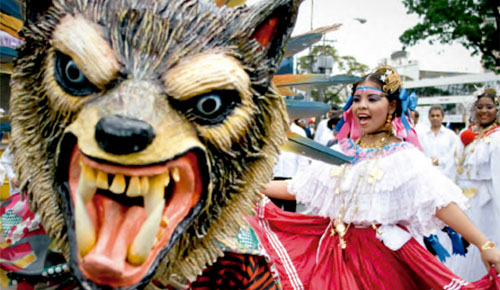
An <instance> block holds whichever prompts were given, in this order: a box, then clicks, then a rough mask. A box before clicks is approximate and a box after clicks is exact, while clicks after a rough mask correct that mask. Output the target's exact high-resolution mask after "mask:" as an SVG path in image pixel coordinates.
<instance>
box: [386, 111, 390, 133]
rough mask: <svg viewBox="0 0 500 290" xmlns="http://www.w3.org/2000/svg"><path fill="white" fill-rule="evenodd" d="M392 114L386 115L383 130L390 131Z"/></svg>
mask: <svg viewBox="0 0 500 290" xmlns="http://www.w3.org/2000/svg"><path fill="white" fill-rule="evenodd" d="M391 122H392V114H388V115H387V121H385V130H386V131H387V132H389V133H390V132H392V123H391Z"/></svg>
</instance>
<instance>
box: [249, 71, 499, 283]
mask: <svg viewBox="0 0 500 290" xmlns="http://www.w3.org/2000/svg"><path fill="white" fill-rule="evenodd" d="M414 105H415V104H413V102H412V98H411V97H410V96H408V94H407V93H406V90H403V89H402V88H401V80H400V77H399V75H398V74H397V72H396V71H395V70H393V69H392V68H387V67H385V68H380V69H378V70H376V71H375V72H374V73H371V74H369V75H367V76H365V77H364V79H363V80H362V81H361V82H359V83H357V84H355V85H354V87H353V94H352V97H351V98H350V99H349V100H348V103H347V105H346V107H345V108H344V109H346V112H345V114H344V123H343V126H342V129H341V130H340V132H339V134H338V135H337V138H338V139H339V144H338V146H339V147H340V149H341V150H342V151H343V152H344V153H345V154H347V155H350V156H353V157H354V160H353V162H352V164H347V165H344V166H332V165H328V164H324V163H321V162H315V163H313V164H312V165H311V166H310V167H308V168H307V169H305V170H303V171H301V172H299V173H298V174H297V175H296V176H295V177H294V178H293V179H292V180H291V181H288V182H287V181H280V182H272V183H270V184H268V186H267V187H266V188H265V190H264V193H265V194H266V195H268V196H271V197H276V198H280V199H296V200H298V201H301V202H303V203H305V204H307V205H308V206H309V207H310V208H311V209H313V211H314V212H315V213H316V214H317V216H306V215H300V214H296V213H286V212H282V211H280V210H279V209H277V208H276V207H275V206H274V205H273V204H272V203H270V202H268V199H267V198H266V197H264V198H263V200H262V202H261V203H260V204H259V206H258V208H257V216H256V217H255V218H253V219H250V222H251V224H252V226H253V227H254V229H255V230H256V232H257V234H258V236H259V238H260V240H261V242H262V243H263V245H264V247H265V249H266V251H267V253H268V254H269V256H270V258H271V260H272V261H273V262H274V264H275V266H276V267H277V269H278V271H279V273H280V278H281V279H282V283H283V288H285V289H430V288H433V289H443V288H444V289H461V288H462V289H496V288H495V287H497V286H498V285H500V278H498V277H497V275H496V273H495V268H496V272H497V273H498V272H500V251H499V250H498V249H497V248H496V247H495V245H494V244H493V243H492V242H491V241H490V240H489V239H488V237H487V236H485V235H483V234H482V233H481V232H480V231H479V230H478V229H477V228H476V227H475V226H474V225H473V224H472V223H471V222H470V220H469V219H468V218H467V216H466V215H465V214H464V213H463V212H462V210H461V208H462V209H465V205H466V199H465V197H464V196H463V195H462V192H461V190H460V188H459V187H457V186H456V185H455V184H454V183H453V182H452V181H451V180H449V179H448V178H446V177H445V176H444V175H443V174H442V173H441V172H439V170H437V169H436V168H435V167H433V166H432V164H431V162H430V161H429V160H428V158H426V157H425V156H424V154H423V153H422V152H421V151H420V149H419V148H418V147H419V146H420V145H419V144H418V139H417V138H416V136H415V134H414V131H413V130H412V129H411V127H410V123H409V122H408V116H409V108H411V107H413V108H414ZM347 137H350V138H347ZM405 140H406V141H405ZM444 224H448V225H450V226H451V227H452V228H454V229H455V230H456V231H457V232H459V233H460V234H462V235H463V236H464V238H466V239H467V240H468V241H469V242H470V243H471V244H473V245H475V246H477V247H478V248H479V249H480V251H481V258H482V260H483V262H484V263H485V265H487V266H488V268H489V269H490V273H489V274H490V275H491V276H489V275H485V276H484V277H483V278H482V279H481V280H479V281H476V282H472V283H468V282H466V281H464V280H462V279H461V278H460V277H458V276H456V275H455V274H453V273H452V272H451V271H450V270H449V269H448V268H446V267H445V266H444V265H443V264H441V263H440V262H439V261H438V260H437V259H436V258H435V257H434V256H432V255H431V254H430V253H429V252H428V251H427V250H425V249H424V248H423V247H422V246H421V245H420V244H419V243H418V242H417V241H416V240H415V239H414V238H413V237H412V236H426V235H429V234H431V233H433V232H434V231H437V230H440V229H441V228H442V227H443V226H444ZM490 277H491V278H493V279H490Z"/></svg>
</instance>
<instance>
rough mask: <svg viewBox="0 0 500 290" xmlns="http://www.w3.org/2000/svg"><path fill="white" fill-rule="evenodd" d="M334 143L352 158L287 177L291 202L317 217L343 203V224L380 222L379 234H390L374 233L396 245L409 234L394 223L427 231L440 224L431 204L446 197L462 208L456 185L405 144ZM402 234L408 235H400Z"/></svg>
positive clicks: (446, 201) (437, 205)
mask: <svg viewBox="0 0 500 290" xmlns="http://www.w3.org/2000/svg"><path fill="white" fill-rule="evenodd" d="M339 147H340V149H341V151H342V152H343V153H344V154H346V155H349V156H353V157H354V161H353V163H352V164H344V165H342V166H335V165H330V164H326V163H323V162H319V161H314V162H313V163H312V164H311V165H310V166H308V167H306V168H304V169H303V170H301V171H299V172H298V174H297V175H295V177H294V178H293V179H291V180H290V181H289V182H288V191H289V192H290V193H291V194H294V195H295V196H296V199H297V201H300V202H302V203H305V204H306V205H308V206H309V207H310V208H311V209H312V210H313V211H314V212H315V213H316V214H317V215H319V216H323V217H328V218H331V219H334V218H336V217H338V216H339V211H340V209H341V206H342V204H345V207H346V211H345V215H344V217H343V221H344V222H345V223H352V224H354V225H355V226H370V225H372V224H375V225H380V228H379V229H381V230H382V233H384V232H385V233H386V234H387V235H389V234H390V235H391V237H385V238H384V237H383V236H382V237H379V238H381V239H382V240H383V241H384V243H385V244H386V245H387V246H389V248H392V249H393V250H396V249H398V248H399V247H401V246H402V245H403V244H404V243H405V242H406V241H407V240H408V239H409V238H410V236H409V235H408V234H407V233H406V232H404V231H402V230H399V231H398V230H397V229H399V227H397V225H402V226H404V227H406V228H407V229H408V231H409V232H410V234H411V235H413V236H417V237H418V236H427V235H429V234H432V233H435V232H436V231H437V230H440V229H441V228H442V227H443V226H444V223H443V222H442V221H441V220H440V219H438V218H437V217H436V216H435V213H436V209H439V208H442V207H445V206H447V205H449V204H450V203H452V202H454V203H456V204H457V205H458V206H459V207H460V208H462V209H465V208H466V202H467V200H466V198H465V197H464V196H463V195H462V191H461V190H460V188H459V187H458V186H457V185H456V184H455V183H454V182H453V181H451V180H450V179H448V178H447V177H446V176H445V175H443V173H441V172H440V171H439V170H438V169H437V168H436V167H434V166H433V165H432V163H431V161H430V159H429V158H427V157H425V155H424V154H423V153H422V152H421V151H420V150H419V149H417V148H416V147H415V146H413V145H412V144H410V143H407V142H400V143H393V144H389V145H386V146H385V147H384V148H382V149H373V148H368V149H365V148H361V147H360V146H358V145H356V144H355V143H354V142H353V141H352V140H343V141H341V142H340V143H339ZM396 228H397V229H396ZM394 231H396V232H397V233H394ZM403 232H404V233H403ZM405 233H406V235H408V236H405V237H401V236H402V235H404V234H405ZM398 237H399V239H400V240H401V241H400V242H398V243H397V245H393V246H390V245H389V244H390V242H389V239H390V240H394V239H396V240H397V238H398Z"/></svg>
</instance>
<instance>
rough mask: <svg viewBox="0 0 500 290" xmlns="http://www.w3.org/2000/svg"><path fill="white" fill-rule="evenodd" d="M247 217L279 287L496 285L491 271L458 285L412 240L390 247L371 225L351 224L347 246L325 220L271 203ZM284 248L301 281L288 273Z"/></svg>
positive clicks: (442, 266)
mask: <svg viewBox="0 0 500 290" xmlns="http://www.w3.org/2000/svg"><path fill="white" fill-rule="evenodd" d="M249 221H250V223H251V224H252V226H253V228H254V230H255V231H256V233H257V235H258V236H259V239H260V240H261V242H262V243H263V246H264V248H265V249H266V251H267V252H268V254H269V256H270V257H271V260H272V261H273V263H274V264H275V266H276V268H277V269H278V272H279V275H280V278H281V280H282V284H283V289H321V290H324V289H350V290H356V289H431V288H433V289H443V288H444V287H445V286H447V285H450V287H448V288H450V289H500V287H499V285H500V278H499V277H498V276H496V275H493V276H494V277H495V278H494V279H493V280H490V275H486V276H485V277H483V279H481V280H480V281H477V282H473V283H468V284H467V285H464V286H463V287H462V288H460V287H458V285H460V283H463V284H465V283H466V282H465V281H463V280H462V279H460V278H459V277H458V276H456V275H455V274H453V273H452V272H451V271H450V270H449V269H448V268H446V267H445V266H444V265H443V264H442V263H440V262H439V261H438V260H437V259H436V258H435V257H434V256H432V255H431V254H430V253H429V252H428V251H427V250H426V249H424V248H423V247H422V246H421V245H420V244H419V243H418V242H417V241H415V240H414V239H411V240H410V241H408V242H407V243H406V244H405V245H404V246H403V247H402V248H401V249H399V250H398V251H392V250H390V249H389V248H387V247H386V246H385V245H384V244H383V243H382V242H381V241H380V240H379V239H377V237H376V236H375V231H374V230H373V229H372V228H355V227H353V226H351V227H350V228H349V230H348V231H347V234H346V236H345V237H344V239H345V241H346V243H347V248H346V249H345V250H342V249H341V248H340V246H339V243H338V235H335V236H332V235H331V234H330V230H329V229H328V225H329V220H328V219H324V218H321V217H316V216H307V215H302V214H296V213H290V212H283V211H281V210H280V209H279V208H277V207H276V206H274V204H272V203H271V202H268V203H267V204H266V206H265V208H257V216H256V217H253V218H249ZM266 223H268V225H269V228H267V229H266V226H265V225H266ZM270 231H272V233H271V232H270ZM325 232H326V234H325V235H324V239H323V241H322V242H321V244H320V239H321V237H322V236H323V234H324V233H325ZM274 234H275V235H276V236H277V237H278V239H279V240H280V241H281V244H282V245H283V246H284V249H282V250H276V241H273V239H272V237H271V236H272V235H274ZM318 249H319V250H318ZM318 251H319V255H318V261H317V262H316V255H317V252H318ZM284 252H286V253H287V254H288V255H289V257H290V259H291V261H292V263H293V266H294V267H295V270H296V272H297V274H298V276H299V277H300V282H301V283H300V282H299V283H298V282H297V281H294V280H293V278H292V277H291V276H290V275H289V274H288V273H289V271H288V272H287V269H286V267H285V266H286V264H287V263H286V261H285V262H284V260H283V258H282V257H283V253H284ZM288 269H290V268H288ZM493 273H494V272H493ZM493 276H492V277H493ZM454 279H455V280H454ZM300 284H302V287H301V286H300ZM452 285H453V286H455V287H456V288H454V287H453V286H452ZM448 288H446V289H448Z"/></svg>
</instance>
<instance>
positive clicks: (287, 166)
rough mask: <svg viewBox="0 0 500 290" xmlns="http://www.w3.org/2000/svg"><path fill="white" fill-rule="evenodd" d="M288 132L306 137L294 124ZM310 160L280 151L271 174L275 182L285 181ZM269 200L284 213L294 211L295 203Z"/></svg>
mask: <svg viewBox="0 0 500 290" xmlns="http://www.w3.org/2000/svg"><path fill="white" fill-rule="evenodd" d="M290 131H291V132H293V133H296V134H299V135H300V136H302V137H307V136H306V131H304V129H303V128H302V127H300V126H298V125H297V124H296V123H295V122H292V123H291V124H290ZM309 163H310V159H309V158H307V157H305V156H301V155H298V154H295V153H292V152H287V151H281V152H280V154H279V155H278V161H277V162H276V164H275V165H274V168H273V173H274V179H275V180H286V179H290V178H292V177H293V176H294V175H295V174H296V173H297V171H299V169H300V168H302V167H305V166H307V165H309ZM271 200H272V201H273V202H274V203H275V204H276V205H277V206H278V207H280V208H281V209H283V210H286V211H295V209H296V202H295V201H291V200H277V199H273V198H271Z"/></svg>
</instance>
